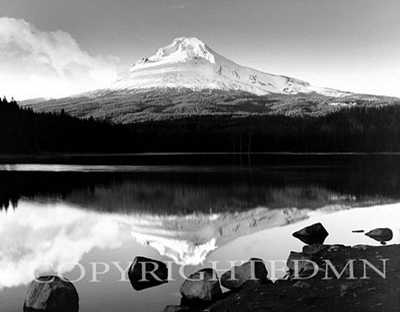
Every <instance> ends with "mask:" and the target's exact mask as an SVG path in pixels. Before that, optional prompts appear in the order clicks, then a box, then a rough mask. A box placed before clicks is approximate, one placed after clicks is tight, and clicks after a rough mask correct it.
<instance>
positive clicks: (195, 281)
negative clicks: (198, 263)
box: [180, 269, 222, 302]
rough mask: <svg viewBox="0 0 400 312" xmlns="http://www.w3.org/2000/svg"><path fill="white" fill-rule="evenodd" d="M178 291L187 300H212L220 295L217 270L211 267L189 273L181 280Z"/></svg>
mask: <svg viewBox="0 0 400 312" xmlns="http://www.w3.org/2000/svg"><path fill="white" fill-rule="evenodd" d="M180 292H181V294H182V296H183V298H184V299H185V301H188V302H190V301H203V302H204V301H206V302H212V301H215V300H217V299H218V298H219V297H220V296H221V295H222V291H221V287H220V285H219V280H218V276H217V272H215V270H213V269H203V270H200V271H197V272H196V273H193V274H192V275H190V276H189V278H188V279H186V280H185V281H184V282H183V284H182V286H181V288H180Z"/></svg>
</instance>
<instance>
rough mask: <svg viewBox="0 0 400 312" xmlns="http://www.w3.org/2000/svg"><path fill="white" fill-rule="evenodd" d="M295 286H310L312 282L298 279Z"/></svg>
mask: <svg viewBox="0 0 400 312" xmlns="http://www.w3.org/2000/svg"><path fill="white" fill-rule="evenodd" d="M293 287H298V288H310V287H311V284H310V283H307V282H304V281H298V282H296V283H294V284H293Z"/></svg>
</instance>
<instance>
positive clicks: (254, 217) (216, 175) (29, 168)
mask: <svg viewBox="0 0 400 312" xmlns="http://www.w3.org/2000/svg"><path fill="white" fill-rule="evenodd" d="M1 161H2V162H3V164H0V206H1V211H0V302H1V306H2V308H1V309H2V311H3V310H4V311H21V309H22V304H23V301H24V296H25V293H26V290H27V285H28V284H29V282H30V281H31V280H32V278H33V277H34V276H35V274H38V273H40V272H48V271H50V267H52V268H54V269H57V270H60V271H62V272H63V274H64V275H65V276H67V277H68V278H70V279H71V280H74V279H79V278H80V277H82V278H81V279H80V280H79V281H78V282H76V283H75V285H76V288H77V290H78V292H79V295H80V307H81V311H162V310H163V308H164V307H165V306H166V305H168V304H179V301H180V295H179V286H180V285H181V283H182V277H181V274H179V268H181V267H182V266H185V269H184V272H185V273H187V274H190V273H191V272H194V271H195V270H197V269H199V268H202V267H204V266H209V265H210V261H219V264H218V268H220V269H228V268H229V266H230V265H229V262H228V261H241V260H248V259H249V258H250V257H261V258H263V259H265V260H266V261H267V265H268V261H269V260H271V261H272V260H282V261H285V260H286V258H287V256H288V254H289V252H290V250H296V251H300V250H301V247H302V244H301V242H299V241H297V240H296V239H294V238H292V237H291V233H292V232H294V231H295V230H297V229H299V228H301V227H303V226H306V225H309V224H312V223H314V222H319V221H320V222H322V223H323V224H324V225H325V227H326V228H327V230H328V232H329V233H330V235H329V237H328V239H327V241H326V242H327V243H343V244H350V245H352V244H372V245H376V244H379V243H377V242H375V241H373V240H371V239H369V238H368V237H366V236H364V235H363V234H354V233H352V232H351V231H352V230H354V229H364V230H367V231H368V230H370V229H372V228H376V227H380V226H385V227H390V228H392V230H393V231H394V238H393V240H392V241H391V243H399V240H400V238H399V236H400V233H399V227H400V225H398V222H397V221H398V220H399V219H400V204H398V203H399V202H400V156H396V155H375V156H371V155H313V156H312V155H309V156H304V155H303V156H301V155H255V156H252V157H251V159H249V158H248V157H247V155H243V156H239V155H234V156H232V155H207V156H204V155H203V156H200V155H159V156H154V155H146V156H135V155H130V156H114V157H63V156H60V157H58V158H38V159H34V160H32V159H18V160H13V159H5V158H3V159H2V160H1ZM139 255H141V256H147V257H150V258H154V259H158V260H162V261H173V263H174V264H173V266H172V272H173V273H172V276H173V278H175V279H176V280H175V281H172V282H170V283H168V284H164V285H162V286H158V287H155V288H151V289H147V290H143V291H140V292H137V291H135V290H133V288H132V287H131V285H130V283H129V281H126V278H124V277H125V275H124V274H122V273H121V272H120V270H118V268H117V267H116V266H115V263H118V265H119V267H120V268H121V270H122V271H123V269H125V268H127V267H128V265H129V263H130V262H131V261H132V260H133V259H134V257H135V256H139ZM95 262H102V263H106V265H107V264H109V265H110V268H109V271H108V272H107V273H105V274H101V275H98V277H97V282H95V281H94V280H93V274H92V270H93V266H94V264H93V263H95ZM104 268H105V267H104V265H103V264H102V265H100V264H98V267H97V269H98V271H102V270H103V269H104ZM82 272H84V273H85V274H82V276H81V273H82ZM270 272H272V270H271V268H270ZM275 273H276V274H275ZM275 273H274V274H275V275H276V276H275V277H279V276H281V275H282V272H275ZM121 280H122V281H121Z"/></svg>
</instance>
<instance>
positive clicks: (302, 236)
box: [292, 223, 329, 245]
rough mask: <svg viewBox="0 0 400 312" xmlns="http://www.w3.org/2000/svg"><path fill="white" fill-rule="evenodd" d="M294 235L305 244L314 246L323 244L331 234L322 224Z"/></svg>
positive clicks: (316, 224)
mask: <svg viewBox="0 0 400 312" xmlns="http://www.w3.org/2000/svg"><path fill="white" fill-rule="evenodd" d="M292 235H293V236H294V237H296V238H298V239H299V240H301V241H302V242H303V243H305V244H307V245H312V244H323V243H324V241H325V239H326V237H327V236H328V235H329V233H328V232H327V230H326V229H325V228H324V226H323V225H322V224H321V223H315V224H313V225H310V226H307V227H305V228H303V229H301V230H299V231H297V232H294V233H293V234H292Z"/></svg>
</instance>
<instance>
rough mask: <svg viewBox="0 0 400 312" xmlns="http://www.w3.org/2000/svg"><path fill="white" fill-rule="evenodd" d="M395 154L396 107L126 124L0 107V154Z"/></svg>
mask: <svg viewBox="0 0 400 312" xmlns="http://www.w3.org/2000/svg"><path fill="white" fill-rule="evenodd" d="M126 152H241V153H248V152H250V153H251V152H304V153H307V152H400V106H398V105H386V106H375V107H366V106H360V107H351V108H346V109H341V110H338V111H336V112H331V113H329V114H326V115H324V116H318V117H310V116H285V115H256V114H254V115H247V116H240V117H239V116H237V115H192V116H187V117H184V118H179V119H168V120H159V121H147V122H142V123H135V124H131V125H119V124H111V123H107V122H105V121H99V120H95V119H93V118H88V119H79V118H75V117H72V116H70V115H68V114H66V113H64V112H63V111H62V112H61V113H36V112H34V111H33V110H32V109H29V108H21V107H19V106H18V104H17V102H16V101H15V100H11V101H8V100H7V99H6V98H4V99H2V100H0V154H1V153H2V154H13V153H26V154H35V153H126Z"/></svg>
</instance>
